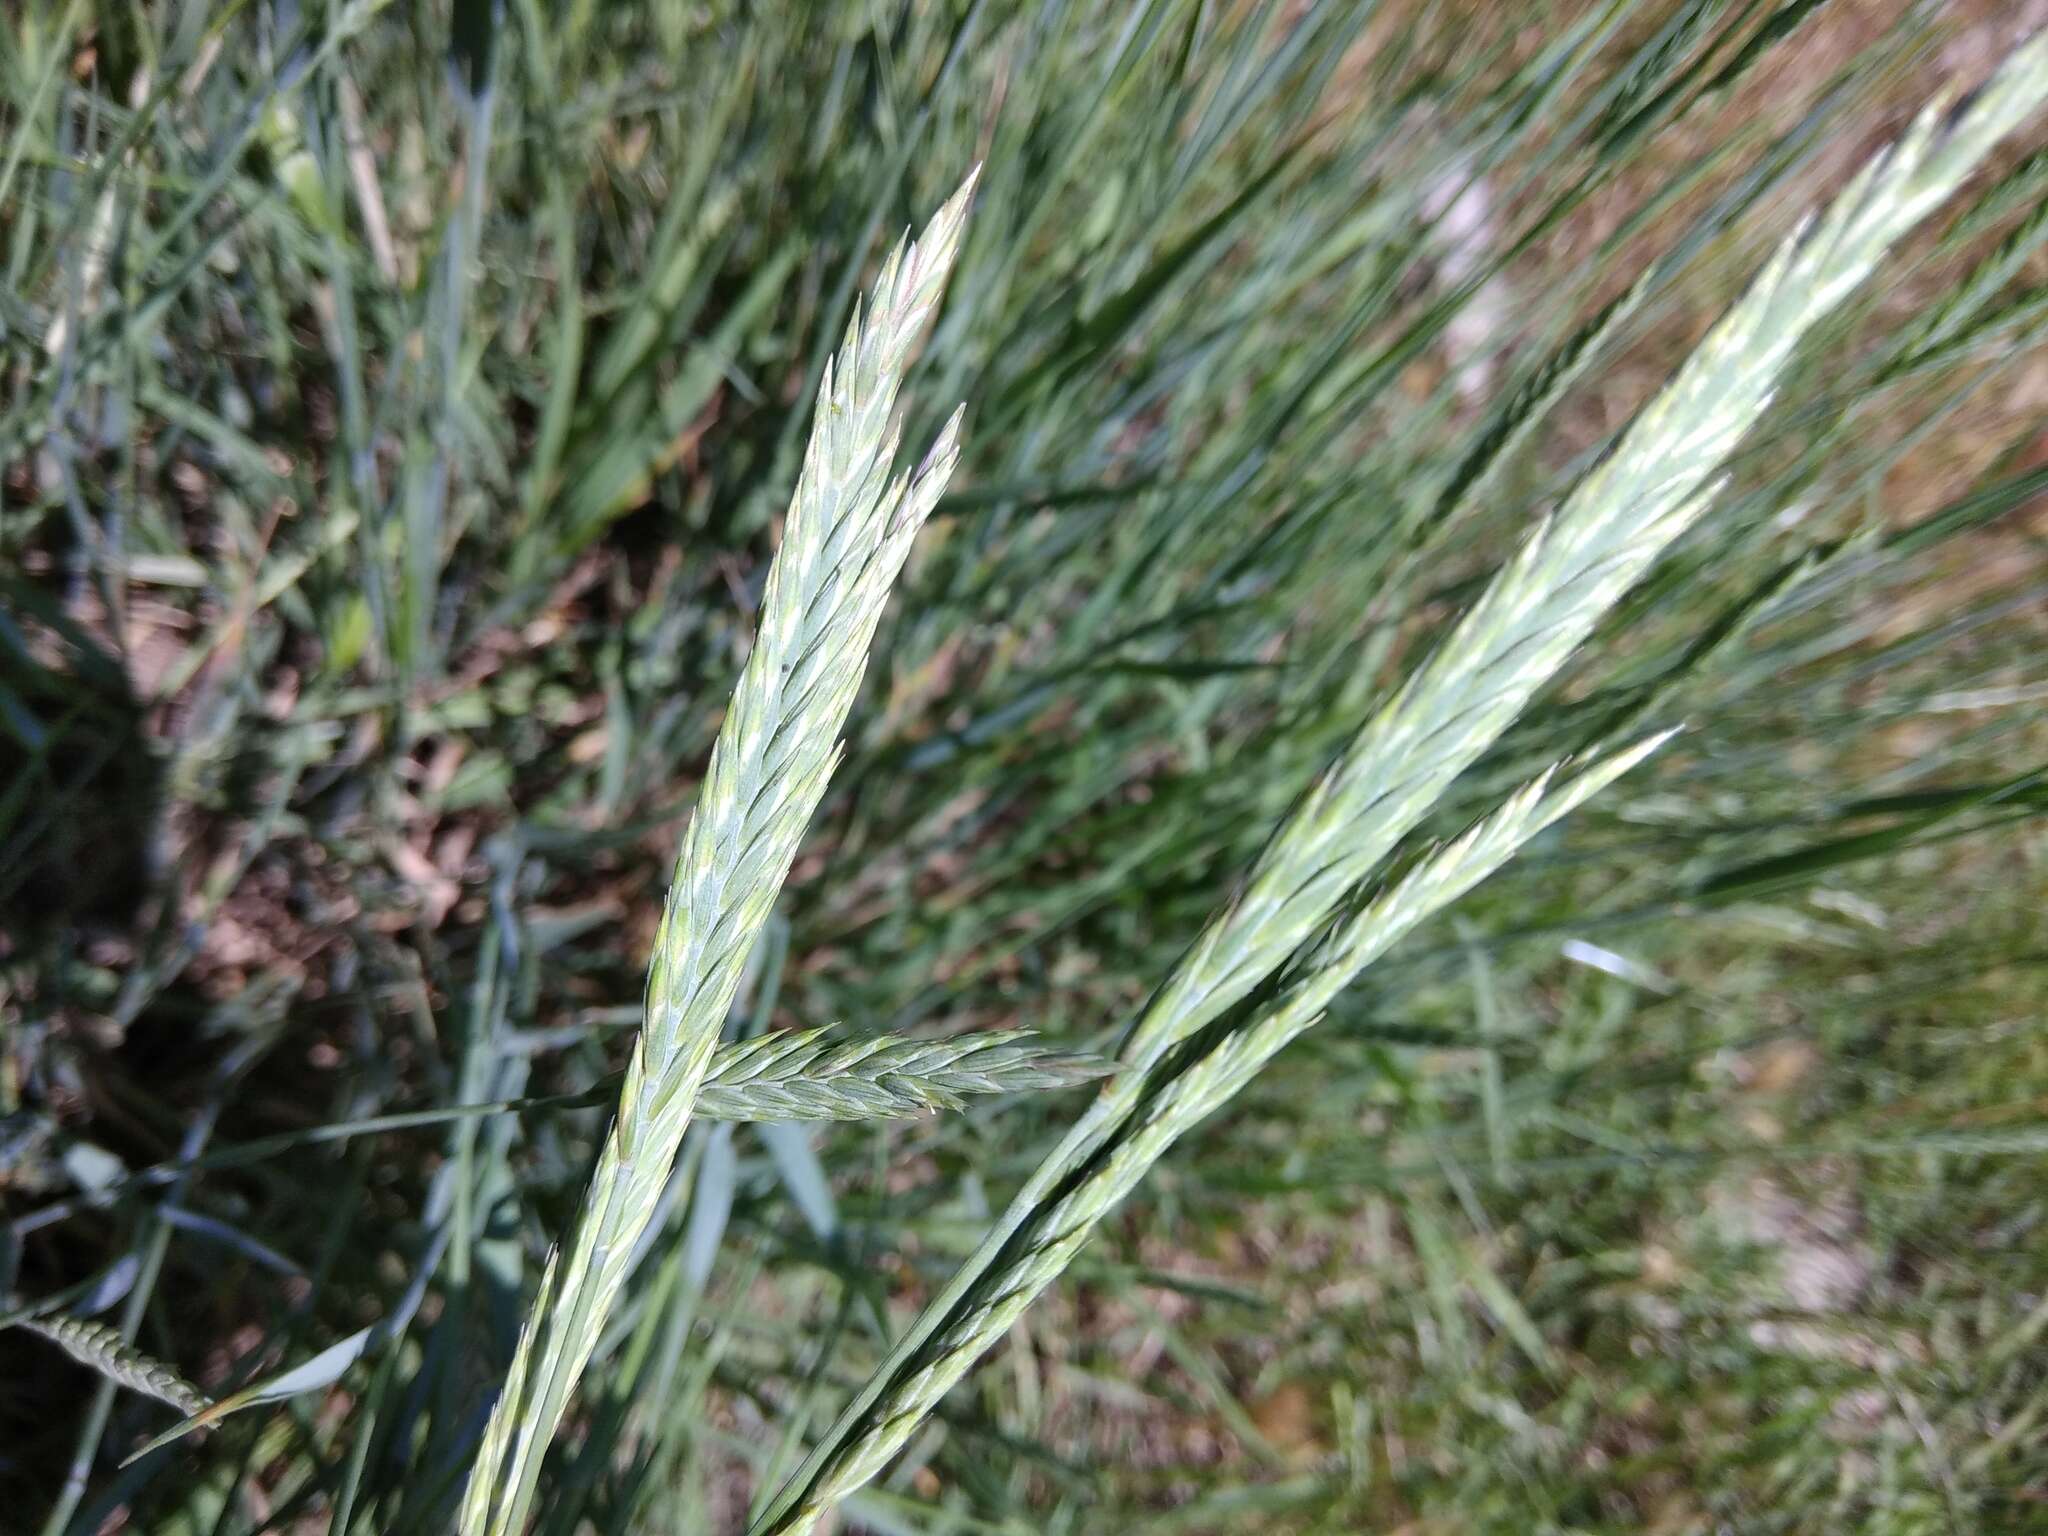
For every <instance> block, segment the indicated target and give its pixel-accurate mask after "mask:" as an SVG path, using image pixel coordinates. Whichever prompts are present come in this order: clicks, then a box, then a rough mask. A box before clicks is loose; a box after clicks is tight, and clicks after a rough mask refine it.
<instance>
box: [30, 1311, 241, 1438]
mask: <svg viewBox="0 0 2048 1536" xmlns="http://www.w3.org/2000/svg"><path fill="white" fill-rule="evenodd" d="M15 1326H16V1327H18V1328H25V1329H27V1330H28V1331H29V1332H30V1333H34V1334H39V1335H41V1336H42V1337H43V1338H45V1339H48V1340H49V1341H50V1342H51V1343H52V1344H54V1345H56V1346H57V1347H58V1348H59V1349H61V1350H63V1351H64V1353H65V1354H67V1355H69V1356H70V1357H71V1358H72V1359H74V1360H76V1361H77V1362H78V1363H79V1364H80V1365H83V1366H87V1367H89V1368H90V1369H92V1370H95V1371H98V1372H99V1373H100V1375H102V1376H104V1377H106V1378H107V1380H109V1381H111V1382H113V1383H115V1384H116V1385H117V1386H123V1387H126V1388H127V1389H128V1390H129V1391H131V1392H140V1393H141V1394H142V1395H143V1396H144V1397H153V1398H155V1399H156V1400H157V1401H158V1402H160V1403H168V1404H169V1405H170V1406H171V1407H173V1408H175V1409H177V1410H178V1411H179V1412H180V1413H183V1414H187V1415H190V1414H195V1413H200V1412H202V1411H204V1410H205V1409H206V1407H207V1406H208V1404H209V1402H210V1401H211V1400H210V1399H209V1398H208V1397H207V1395H206V1394H205V1393H204V1392H201V1391H200V1390H199V1389H198V1388H197V1387H195V1386H193V1385H192V1383H191V1382H189V1381H187V1380H186V1379H185V1378H184V1377H182V1376H180V1375H179V1374H178V1373H177V1372H176V1371H174V1370H173V1369H171V1367H170V1366H168V1365H165V1364H164V1363H163V1361H161V1360H158V1359H155V1358H153V1357H151V1356H149V1355H145V1354H144V1353H143V1352H142V1351H141V1350H139V1349H137V1348H136V1347H135V1346H134V1345H132V1344H130V1343H129V1342H128V1341H127V1340H126V1339H124V1338H122V1337H121V1330H120V1329H118V1328H109V1327H108V1326H107V1325H106V1324H105V1323H96V1322H94V1321H92V1320H91V1319H90V1318H85V1317H66V1316H62V1315H57V1316H51V1317H26V1318H23V1319H22V1320H21V1321H20V1322H19V1323H17V1324H16V1325H15Z"/></svg>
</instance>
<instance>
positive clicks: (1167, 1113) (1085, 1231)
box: [775, 732, 1672, 1531]
mask: <svg viewBox="0 0 2048 1536" xmlns="http://www.w3.org/2000/svg"><path fill="white" fill-rule="evenodd" d="M1671 734H1672V733H1671V732H1666V733H1663V734H1662V735H1658V736H1654V737H1652V738H1650V739H1648V740H1646V741H1643V742H1639V743H1637V744H1636V745H1634V746H1632V747H1629V748H1627V749H1625V750H1623V751H1621V752H1617V753H1615V754H1613V755H1611V756H1609V757H1607V758H1605V759H1603V760H1601V761H1598V762H1596V763H1595V764H1594V765H1593V766H1592V767H1590V768H1587V769H1585V770H1583V771H1582V772H1580V773H1578V774H1577V775H1575V776H1574V777H1573V778H1571V779H1570V780H1568V781H1567V782H1566V783H1564V784H1563V785H1562V786H1559V785H1558V784H1557V783H1556V780H1557V778H1558V772H1559V770H1558V769H1557V768H1553V769H1551V770H1549V771H1547V772H1545V773H1543V774H1540V775H1539V776H1538V777H1537V778H1535V779H1534V780H1532V781H1531V782H1530V783H1528V784H1526V785H1524V786H1523V787H1522V788H1521V789H1520V790H1518V791H1516V792H1515V793H1514V794H1513V795H1511V796H1509V797H1508V799H1507V800H1506V801H1505V802H1504V803H1503V804H1502V805H1501V807H1500V808H1499V809H1498V810H1496V811H1494V812H1493V813H1492V814H1491V815H1489V816H1487V817H1485V818H1484V819H1482V820H1481V821H1480V822H1478V823H1477V824H1476V825H1474V826H1473V827H1471V828H1470V829H1469V830H1467V831H1466V832H1465V833H1464V834H1463V835H1461V836H1459V837H1457V838H1454V839H1453V840H1451V841H1450V842H1448V843H1446V844H1444V845H1442V846H1440V847H1438V848H1434V849H1431V850H1429V851H1428V852H1427V853H1425V854H1424V855H1422V856H1421V857H1420V858H1418V859H1417V860H1416V861H1415V862H1414V863H1413V864H1412V865H1411V866H1410V867H1409V868H1408V869H1407V870H1406V872H1405V873H1403V874H1401V875H1400V876H1398V877H1397V878H1395V879H1393V880H1391V881H1389V882H1387V883H1386V884H1385V885H1384V886H1382V887H1381V888H1380V889H1379V890H1378V891H1376V892H1375V893H1374V894H1373V895H1372V896H1371V897H1370V898H1369V899H1367V900H1365V901H1364V902H1363V903H1362V904H1360V905H1359V907H1358V908H1357V910H1356V911H1355V912H1353V913H1351V914H1350V915H1348V916H1344V917H1341V918H1339V919H1337V920H1336V921H1333V922H1332V923H1331V924H1330V925H1329V926H1328V928H1327V929H1326V930H1325V932H1324V933H1323V935H1322V936H1321V938H1320V939H1319V940H1318V941H1317V942H1315V943H1313V944H1311V945H1309V946H1307V947H1306V948H1305V949H1304V951H1303V953H1302V954H1301V955H1300V956H1299V957H1297V959H1296V961H1295V962H1293V963H1291V964H1290V966H1289V967H1288V971H1287V972H1286V973H1284V974H1283V976H1282V977H1281V979H1280V981H1279V983H1278V985H1277V986H1275V988H1274V989H1273V993H1272V995H1271V997H1270V998H1269V999H1266V1000H1264V1001H1259V1000H1254V1002H1253V1003H1252V1004H1250V1005H1248V1007H1247V1009H1246V1013H1247V1017H1246V1020H1245V1022H1244V1024H1243V1025H1242V1027H1239V1028H1236V1029H1234V1030H1231V1031H1229V1032H1226V1033H1224V1034H1223V1036H1222V1038H1221V1039H1219V1040H1217V1041H1216V1042H1215V1043H1214V1044H1213V1045H1211V1046H1210V1047H1209V1048H1208V1049H1206V1050H1200V1051H1197V1052H1195V1053H1193V1054H1192V1056H1191V1059H1188V1060H1185V1061H1176V1060H1172V1059H1168V1060H1162V1061H1161V1062H1158V1063H1155V1064H1154V1066H1153V1067H1152V1068H1151V1069H1150V1070H1149V1071H1147V1072H1146V1073H1144V1075H1143V1082H1144V1092H1143V1095H1142V1099H1141V1107H1140V1108H1139V1109H1138V1110H1137V1111H1136V1112H1135V1113H1134V1114H1133V1115H1132V1116H1130V1117H1129V1119H1128V1120H1127V1121H1126V1122H1125V1123H1124V1125H1123V1126H1121V1127H1120V1128H1119V1130H1118V1132H1117V1133H1116V1134H1115V1135H1114V1136H1112V1137H1111V1138H1109V1139H1108V1140H1107V1141H1105V1143H1104V1144H1103V1146H1102V1147H1101V1148H1100V1149H1099V1151H1098V1155H1097V1156H1096V1157H1095V1158H1093V1159H1092V1160H1091V1161H1090V1163H1089V1164H1088V1166H1087V1168H1086V1169H1085V1171H1083V1172H1082V1173H1081V1174H1080V1176H1079V1177H1078V1178H1075V1179H1070V1180H1068V1181H1067V1182H1066V1184H1065V1185H1064V1186H1063V1187H1062V1189H1061V1191H1060V1193H1059V1194H1058V1196H1057V1197H1056V1198H1054V1199H1051V1200H1049V1201H1047V1202H1045V1203H1044V1204H1043V1205H1042V1206H1041V1207H1040V1208H1039V1209H1038V1210H1036V1211H1034V1212H1032V1213H1031V1215H1030V1218H1029V1219H1028V1220H1027V1221H1026V1222H1024V1223H1023V1224H1022V1225H1021V1226H1020V1228H1019V1229H1018V1231H1017V1232H1016V1233H1015V1234H1013V1236H1012V1239H1011V1243H1010V1247H1009V1253H1008V1257H1007V1261H1006V1262H1005V1263H1004V1264H1003V1265H1002V1266H1001V1267H1000V1268H999V1269H997V1270H996V1271H995V1272H994V1273H993V1274H992V1275H991V1276H990V1283H989V1284H988V1285H987V1286H986V1287H984V1288H983V1289H982V1290H981V1291H980V1292H978V1293H977V1294H976V1296H975V1297H974V1301H973V1305H972V1306H971V1307H969V1308H968V1309H967V1310H966V1311H964V1312H963V1313H961V1314H960V1315H959V1316H957V1317H955V1318H954V1319H952V1320H951V1322H950V1324H949V1326H948V1328H947V1331H946V1333H945V1334H944V1335H942V1336H941V1337H940V1338H939V1339H938V1340H936V1341H935V1343H934V1345H933V1347H931V1348H930V1349H928V1350H927V1351H926V1352H925V1355H924V1357H923V1359H922V1360H921V1362H920V1364H919V1367H918V1369H917V1370H915V1371H914V1372H913V1373H911V1374H910V1375H908V1376H907V1377H905V1378H904V1379H903V1380H902V1381H901V1382H899V1383H898V1384H897V1386H896V1388H895V1389H894V1391H893V1392H892V1393H891V1394H890V1395H889V1396H887V1397H884V1398H883V1399H881V1401H880V1402H879V1403H878V1404H877V1405H876V1409H875V1422H876V1425H877V1432H876V1433H874V1434H872V1435H869V1436H865V1437H862V1438H861V1439H860V1440H858V1441H856V1443H855V1448H856V1453H855V1454H854V1455H852V1456H849V1457H848V1458H847V1459H846V1461H845V1462H844V1463H842V1464H839V1465H838V1466H836V1467H835V1469H834V1471H833V1474H832V1476H831V1477H830V1478H828V1479H827V1480H824V1481H822V1482H820V1483H819V1484H818V1485H817V1486H816V1487H814V1488H813V1489H812V1490H811V1491H810V1492H809V1494H808V1495H807V1498H808V1501H809V1502H808V1503H806V1504H805V1505H803V1506H800V1507H797V1508H795V1509H792V1510H791V1511H789V1513H788V1514H787V1515H786V1516H785V1517H784V1523H783V1524H782V1525H779V1526H777V1527H775V1528H776V1529H778V1530H789V1531H807V1530H809V1529H810V1528H811V1527H812V1525H813V1524H814V1523H815V1522H816V1521H817V1520H818V1519H819V1518H821V1517H822V1516H823V1515H824V1514H825V1512H826V1511H827V1510H829V1509H830V1508H831V1507H832V1506H833V1505H834V1504H836V1503H837V1502H838V1501H839V1500H840V1499H843V1498H845V1497H846V1496H847V1495H848V1494H849V1493H852V1492H854V1491H856V1490H857V1489H859V1488H860V1487H861V1485H862V1484H864V1483H866V1482H867V1481H868V1480H869V1479H871V1478H872V1477H874V1476H875V1474H876V1473H878V1472H880V1471H881V1469H882V1468H883V1466H885V1465H886V1464H887V1462H888V1460H889V1458H890V1457H891V1456H892V1455H893V1454H894V1449H893V1448H894V1447H896V1446H899V1445H900V1444H901V1443H902V1441H903V1439H904V1438H905V1437H906V1436H908V1435H909V1434H910V1433H911V1432H912V1431H914V1430H915V1428H916V1427H917V1425H918V1424H919V1423H920V1422H921V1421H922V1420H923V1418H924V1416H925V1414H926V1413H928V1412H929V1411H930V1409H931V1407H932V1405H933V1404H935V1403H936V1402H937V1401H938V1400H939V1399H940V1398H942V1397H944V1396H945V1394H946V1392H947V1391H948V1390H950V1389H951V1387H952V1385H953V1383H954V1382H955V1381H957V1380H958V1379H959V1378H960V1376H961V1375H962V1374H964V1373H965V1371H966V1369H967V1367H968V1366H970V1365H972V1364H973V1362H974V1361H975V1360H976V1359H978V1358H980V1356H981V1355H982V1353H983V1352H984V1351H985V1350H986V1349H987V1348H988V1347H989V1346H990V1345H991V1344H993V1343H995V1342H996V1341H997V1340H998V1339H1000V1338H1002V1337H1003V1336H1004V1335H1005V1334H1006V1333H1007V1332H1008V1331H1009V1329H1010V1328H1011V1326H1012V1325H1013V1324H1014V1323H1015V1322H1016V1321H1017V1318H1018V1317H1019V1316H1020V1315H1021V1314H1022V1313H1023V1311H1024V1309H1025V1308H1026V1307H1028V1306H1029V1305H1030V1304H1031V1302H1032V1301H1033V1300H1034V1299H1035V1298H1036V1297H1037V1295H1038V1294H1039V1292H1041V1291H1042V1290H1044V1289H1045V1287H1046V1286H1047V1285H1049V1284H1051V1283H1052V1281H1054V1280H1055V1279H1057V1278H1058V1277H1059V1275H1060V1274H1061V1273H1062V1272H1063V1271H1064V1270H1065V1269H1066V1267H1067V1266H1068V1265H1069V1264H1070V1263H1072V1262H1073V1259H1074V1257H1075V1255H1076V1254H1078V1253H1079V1252H1080V1250H1081V1248H1082V1246H1083V1245H1084V1244H1085V1243H1086V1242H1087V1241H1088V1239H1089V1237H1090V1236H1091V1235H1092V1234H1093V1233H1094V1230H1095V1228H1096V1226H1097V1225H1098V1224H1099V1223H1100V1222H1101V1221H1102V1219H1103V1218H1104V1217H1105V1216H1107V1215H1109V1213H1110V1212H1111V1211H1113V1210H1115V1209H1116V1207H1117V1205H1118V1204H1119V1203H1121V1202H1122V1201H1123V1199H1124V1198H1125V1197H1126V1196H1127V1195H1129V1194H1130V1192H1131V1191H1132V1190H1133V1189H1135V1188H1136V1187H1137V1185H1138V1183H1139V1181H1140V1180H1142V1179H1143V1178H1144V1176H1145V1174H1146V1172H1147V1171H1148V1170H1150V1168H1151V1167H1152V1165H1153V1164H1155V1163H1156V1162H1158V1160H1159V1159H1160V1158H1161V1157H1163V1156H1164V1155H1165V1154H1166V1153H1167V1151H1168V1150H1169V1149H1170V1148H1171V1147H1172V1146H1173V1144H1174V1143H1175V1142H1177V1141H1178V1140H1180V1138H1181V1137H1182V1136H1184V1135H1186V1134H1187V1133H1188V1132H1189V1131H1191V1130H1193V1129H1194V1128H1195V1127H1196V1126H1197V1125H1199V1124H1201V1122H1202V1121H1203V1120H1204V1119H1206V1118H1207V1117H1208V1116H1209V1115H1211V1114H1212V1113H1214V1112H1215V1111H1216V1110H1217V1109H1219V1108H1221V1107H1222V1106H1223V1105H1224V1104H1226V1103H1228V1102H1229V1101H1230V1099H1231V1098H1233V1097H1234V1096H1235V1095H1236V1094H1237V1093H1238V1092H1239V1091H1240V1090H1242V1089H1243V1087H1244V1086H1245V1084H1247V1083H1248V1082H1250V1081H1251V1079H1252V1078H1253V1077H1255V1076H1256V1075H1257V1074H1258V1072H1259V1070H1260V1068H1262V1067H1263V1066H1264V1065H1265V1064H1266V1063H1267V1062H1268V1061H1270V1060H1271V1059H1272V1058H1273V1057H1274V1056H1275V1055H1276V1054H1277V1053H1278V1052H1279V1051H1280V1050H1281V1049H1282V1048H1283V1047H1284V1046H1286V1045H1287V1043H1288V1042H1289V1041H1291V1040H1293V1039H1295V1038H1296V1037H1297V1036H1299V1035H1300V1034H1302V1033H1303V1032H1304V1031H1305V1030H1307V1029H1309V1028H1310V1027H1311V1026H1312V1025H1314V1024H1316V1023H1317V1022H1319V1021H1320V1020H1321V1019H1322V1017H1323V1011H1324V1010H1325V1009H1326V1008H1327V1007H1328V1006H1329V1004H1330V1002H1331V1001H1332V1000H1333V999H1334V998H1335V997H1336V996H1337V994H1338V993H1339V992H1341V991H1342V990H1343V989H1344V988H1345V987H1346V986H1348V985H1350V983H1351V982H1352V981H1353V980H1354V979H1355V978H1356V977H1357V975H1358V973H1359V972H1360V971H1361V970H1363V969H1364V968H1365V967H1366V966H1367V965H1369V964H1371V963H1372V962H1373V961H1374V960H1376V959H1378V958H1379V957H1380V956H1381V955H1383V954H1385V953H1386V952H1387V950H1388V949H1390V948H1392V947H1393V945H1394V944H1395V943H1397V942H1398V941H1399V940H1400V939H1401V938H1402V937H1404V936H1405V935H1406V934H1408V933H1409V932H1410V931H1411V930H1413V929H1414V928H1415V926H1416V925H1417V924H1419V923H1421V922H1423V921H1424V920H1425V919H1427V918H1429V917H1431V916H1433V915H1434V914H1435V913H1437V912H1440V911H1442V910H1443V908H1444V907H1446V906H1448V905H1449V904H1450V903H1451V902H1453V901H1455V900H1457V898H1458V897H1460V896H1462V895H1464V894H1465V893H1466V892H1467V891H1470V890H1471V889H1472V888H1473V887H1474V886H1476V885H1478V884H1479V883H1480V882H1481V881H1482V880H1484V879H1486V878H1487V877H1488V876H1489V875H1491V874H1493V873H1494V872H1495V871H1496V870H1498V869H1499V868H1500V867H1501V866H1502V865H1503V864H1505V863H1506V862H1507V861H1508V860H1509V859H1510V858H1512V857H1513V856H1514V854H1515V853H1516V851H1517V850H1519V849H1520V848H1521V847H1522V846H1523V844H1525V843H1527V842H1528V841H1529V840H1530V839H1531V838H1533V837H1535V836H1536V835H1537V834H1538V833H1539V832H1541V831H1543V830H1544V828H1546V827H1548V826H1550V825H1551V824H1552V823H1554V822H1556V821H1557V820H1558V819H1559V818H1561V817H1563V816H1565V815H1566V814H1568V813H1569V812H1571V811H1572V810H1574V809H1576V808H1577V807H1578V806H1580V805H1582V804H1584V803H1585V801H1586V800H1588V799H1589V798H1591V797H1592V796H1593V795H1595V794H1597V793H1598V792H1599V791H1600V790H1602V789H1604V788H1606V787H1607V786H1608V785H1609V784H1611V783H1613V782H1614V780H1615V779H1617V778H1619V777H1620V776H1621V775H1622V774H1624V773H1626V772H1628V771H1629V770H1630V769H1631V768H1633V767H1635V766H1636V765H1637V764H1639V763H1640V762H1642V761H1643V759H1644V758H1646V757H1648V756H1649V755H1650V754H1651V753H1652V752H1654V751H1656V750H1657V748H1658V747H1660V746H1662V745H1663V744H1664V743H1665V742H1666V741H1667V740H1669V739H1670V736H1671ZM1560 766H1562V765H1560Z"/></svg>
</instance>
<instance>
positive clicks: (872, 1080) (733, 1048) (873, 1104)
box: [697, 1029, 1109, 1120]
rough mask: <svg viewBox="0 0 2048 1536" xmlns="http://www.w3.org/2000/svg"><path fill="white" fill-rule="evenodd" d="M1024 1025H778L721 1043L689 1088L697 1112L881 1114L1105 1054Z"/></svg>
mask: <svg viewBox="0 0 2048 1536" xmlns="http://www.w3.org/2000/svg"><path fill="white" fill-rule="evenodd" d="M1033 1039H1034V1036H1033V1035H1032V1033H1031V1031H1029V1030H1027V1029H991V1030H983V1031H980V1032H978V1033H975V1034H967V1035H954V1036H952V1037H951V1038H949V1039H944V1040H916V1039H911V1038H908V1037H906V1036H903V1035H876V1036H873V1037H872V1038H870V1039H866V1040H847V1039H844V1038H834V1037H833V1036H832V1034H831V1032H830V1031H829V1030H823V1029H806V1030H787V1031H784V1032H782V1033H780V1034H773V1035H762V1036H759V1037H758V1038H756V1039H753V1040H745V1041H742V1042H740V1043H739V1044H737V1045H727V1046H721V1047H720V1048H719V1051H718V1054H717V1055H716V1056H714V1057H713V1058H712V1060H711V1067H710V1070H709V1071H708V1072H707V1073H706V1074H705V1076H704V1084H703V1087H702V1088H700V1089H699V1090H698V1093H697V1117H698V1118H699V1119H702V1120H886V1119H891V1118H895V1117H899V1116H905V1115H917V1114H922V1113H924V1112H925V1111H926V1110H932V1109H960V1108H962V1107H964V1104H965V1101H966V1100H967V1099H968V1098H970V1097H972V1096H974V1095H976V1094H997V1093H1037V1092H1041V1091H1043V1090H1045V1089H1049V1088H1066V1087H1071V1086H1072V1085H1073V1084H1075V1083H1084V1082H1087V1081H1088V1080H1089V1079H1090V1078H1095V1077H1100V1076H1102V1074H1103V1073H1104V1072H1106V1071H1107V1070H1108V1069H1109V1063H1108V1062H1106V1061H1102V1060H1099V1059H1098V1058H1095V1057H1092V1056H1080V1055H1074V1054H1071V1053H1069V1052H1064V1051H1055V1050H1050V1049H1048V1048H1047V1047H1045V1046H1041V1045H1036V1044H1033V1043H1032V1041H1033Z"/></svg>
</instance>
